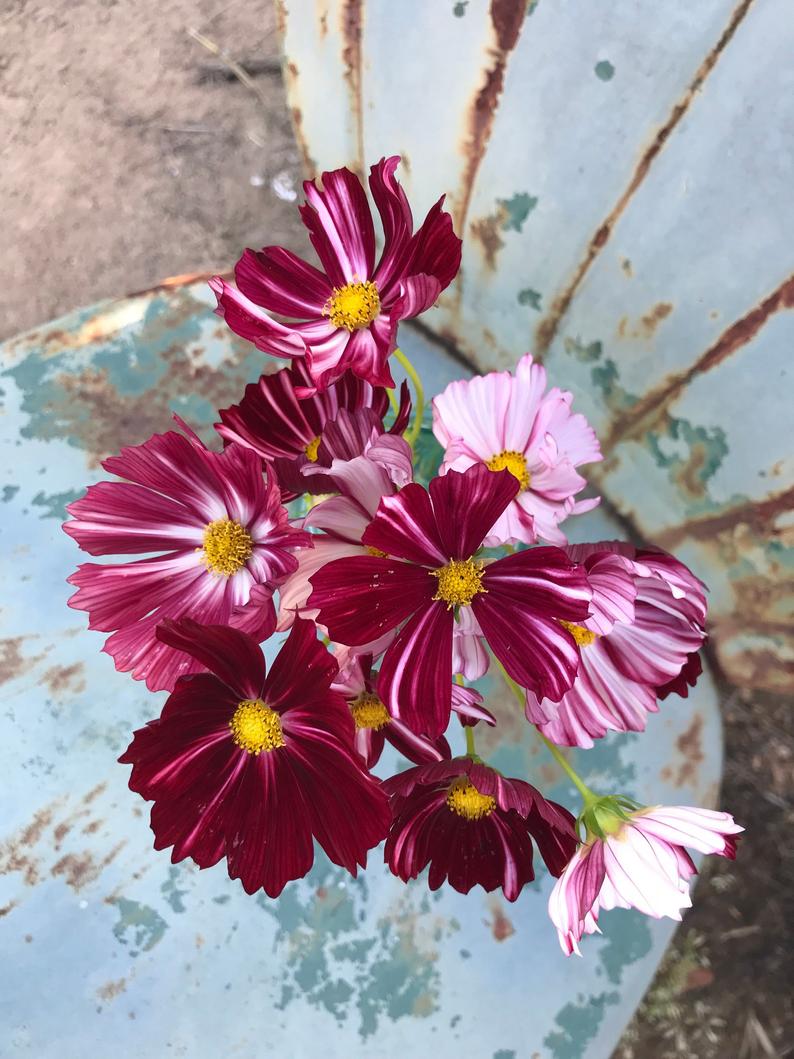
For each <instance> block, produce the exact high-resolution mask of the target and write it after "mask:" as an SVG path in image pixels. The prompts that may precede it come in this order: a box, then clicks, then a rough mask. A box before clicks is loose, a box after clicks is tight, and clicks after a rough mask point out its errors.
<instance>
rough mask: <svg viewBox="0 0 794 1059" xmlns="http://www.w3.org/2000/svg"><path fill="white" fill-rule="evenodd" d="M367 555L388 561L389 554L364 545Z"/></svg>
mask: <svg viewBox="0 0 794 1059" xmlns="http://www.w3.org/2000/svg"><path fill="white" fill-rule="evenodd" d="M365 549H366V552H367V555H374V556H375V558H376V559H388V558H389V553H388V552H382V551H381V550H380V548H373V547H372V545H371V544H367V545H365Z"/></svg>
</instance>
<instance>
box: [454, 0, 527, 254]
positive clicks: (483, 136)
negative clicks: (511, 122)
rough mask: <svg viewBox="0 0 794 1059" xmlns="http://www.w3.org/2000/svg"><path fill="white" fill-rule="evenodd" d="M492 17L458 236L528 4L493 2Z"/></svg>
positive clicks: (467, 150) (472, 119) (473, 112)
mask: <svg viewBox="0 0 794 1059" xmlns="http://www.w3.org/2000/svg"><path fill="white" fill-rule="evenodd" d="M490 14H491V25H492V27H493V33H494V46H493V47H491V48H489V49H488V54H489V63H488V66H487V67H486V69H485V80H484V82H483V83H482V85H481V86H480V88H479V89H478V90H477V93H476V95H475V96H474V99H473V100H472V103H471V107H470V110H469V116H468V128H469V134H468V137H467V139H466V143H465V145H464V154H465V157H466V165H465V168H464V170H463V180H462V184H461V190H460V191H459V193H458V195H457V196H456V198H455V202H456V206H455V211H454V217H455V230H456V231H457V232H458V233H459V234H462V233H463V231H464V229H465V226H466V217H467V216H468V213H469V206H470V204H471V197H472V193H473V191H474V181H475V179H476V177H477V172H478V170H479V168H480V164H481V163H482V160H483V157H484V155H485V150H486V148H487V146H488V141H489V140H490V138H491V131H492V130H493V123H494V118H495V117H496V110H497V107H498V106H499V100H500V98H501V95H502V90H503V89H504V80H505V71H506V70H507V60H508V57H509V55H510V53H511V52H512V51H513V49H514V48H515V46H516V44H517V43H518V38H519V34H520V33H521V27H522V25H523V23H524V19H525V15H526V4H525V3H524V0H491V11H490Z"/></svg>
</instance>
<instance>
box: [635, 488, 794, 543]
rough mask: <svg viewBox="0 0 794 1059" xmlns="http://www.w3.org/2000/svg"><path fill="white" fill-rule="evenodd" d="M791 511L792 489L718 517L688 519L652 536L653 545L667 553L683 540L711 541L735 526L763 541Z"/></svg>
mask: <svg viewBox="0 0 794 1059" xmlns="http://www.w3.org/2000/svg"><path fill="white" fill-rule="evenodd" d="M792 508H794V487H792V488H791V489H786V490H785V491H784V492H782V493H777V494H776V495H775V496H770V497H768V498H767V499H766V500H758V501H748V502H747V503H744V504H737V505H736V506H735V507H731V508H728V509H727V511H722V512H720V514H718V515H706V516H704V517H702V518H696V519H691V520H690V521H689V522H683V523H681V525H680V526H674V527H673V528H672V529H667V530H663V531H662V532H661V533H657V534H656V535H655V539H656V542H657V543H658V544H659V545H661V547H663V548H667V549H668V550H669V549H671V548H675V547H677V545H679V544H680V543H681V542H682V541H683V540H686V539H687V538H694V539H695V540H706V541H712V540H714V538H715V537H716V536H717V534H720V533H724V532H725V531H726V530H733V529H735V528H736V527H737V526H741V525H746V526H749V527H750V528H751V529H752V531H753V533H754V534H755V535H756V536H758V537H759V538H764V537H767V536H768V535H769V533H770V531H771V530H772V529H773V527H774V524H775V522H776V521H777V519H778V518H779V517H780V516H781V515H782V514H783V513H784V512H786V511H790V510H791V509H792Z"/></svg>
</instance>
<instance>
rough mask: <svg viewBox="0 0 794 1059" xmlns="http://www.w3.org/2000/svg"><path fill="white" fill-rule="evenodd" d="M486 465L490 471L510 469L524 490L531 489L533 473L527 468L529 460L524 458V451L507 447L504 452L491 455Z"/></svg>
mask: <svg viewBox="0 0 794 1059" xmlns="http://www.w3.org/2000/svg"><path fill="white" fill-rule="evenodd" d="M485 466H486V467H487V468H488V470H490V471H504V470H508V471H510V473H511V474H512V476H513V477H514V478H517V479H518V480H519V482H520V483H521V490H522V491H523V490H524V489H529V485H530V482H531V481H532V475H531V474H530V473H529V470H528V469H527V461H526V460H525V459H524V454H523V452H515V451H514V450H513V449H505V450H504V452H500V453H498V455H496V456H491V458H490V460H486V461H485Z"/></svg>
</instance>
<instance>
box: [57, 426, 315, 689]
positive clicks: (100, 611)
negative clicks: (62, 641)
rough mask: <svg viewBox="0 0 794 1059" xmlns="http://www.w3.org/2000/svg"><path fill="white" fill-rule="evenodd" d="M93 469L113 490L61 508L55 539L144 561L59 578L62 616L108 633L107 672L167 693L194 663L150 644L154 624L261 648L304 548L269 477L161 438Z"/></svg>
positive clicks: (103, 487) (232, 456)
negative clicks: (64, 585)
mask: <svg viewBox="0 0 794 1059" xmlns="http://www.w3.org/2000/svg"><path fill="white" fill-rule="evenodd" d="M102 466H103V467H104V468H105V470H106V471H109V472H110V473H111V474H116V475H118V476H119V478H122V479H126V480H125V481H115V482H99V483H98V484H97V485H92V486H89V488H88V490H87V492H86V495H85V496H84V497H82V498H81V499H80V500H76V501H75V502H74V503H72V504H69V505H68V507H67V511H68V512H69V514H70V515H71V516H72V518H71V521H69V522H66V523H64V527H63V528H64V530H65V531H66V532H67V533H68V534H69V536H70V537H73V538H74V539H75V540H76V541H77V543H78V544H79V545H80V547H81V548H82V550H83V551H86V552H88V553H89V554H90V555H123V556H133V555H139V556H140V555H145V554H146V553H152V552H154V553H157V554H155V555H151V556H150V557H148V558H142V559H141V558H139V559H128V560H127V561H124V562H117V563H107V564H101V565H100V564H97V563H83V564H82V565H81V566H79V567H78V569H77V571H76V572H75V573H74V574H72V576H71V577H70V578H69V583H70V584H72V585H75V586H76V587H77V592H76V593H75V594H74V595H73V596H72V597H71V599H70V600H69V606H70V607H74V608H75V609H76V610H85V611H88V614H89V618H90V620H89V628H90V629H99V630H100V631H101V632H111V633H113V635H112V636H110V637H109V638H108V640H107V641H106V642H105V646H104V650H105V651H106V652H107V653H108V654H109V655H111V656H112V658H113V661H114V662H115V664H116V669H118V670H120V671H122V672H129V671H131V672H132V675H133V677H134V678H135V679H136V680H145V681H146V686H147V687H148V688H149V689H150V690H151V691H163V690H168V691H170V690H172V689H173V687H174V685H175V683H176V680H177V678H178V677H180V676H183V675H185V674H186V673H192V672H196V671H197V669H199V668H200V667H199V666H198V663H197V662H196V661H195V659H193V658H191V657H190V656H189V655H187V654H185V653H184V652H181V651H175V650H174V649H173V648H171V647H169V646H168V645H167V644H165V643H162V642H160V641H159V640H157V639H156V637H155V630H156V628H157V625H158V624H159V623H160V622H161V621H163V620H164V619H166V618H180V617H189V618H193V619H195V620H199V621H201V622H202V623H204V624H208V625H210V624H218V625H224V624H228V625H231V626H234V627H235V628H238V629H242V630H243V631H244V632H246V633H248V634H249V635H250V636H253V637H254V638H255V639H257V640H260V641H261V640H264V639H266V638H267V637H268V636H269V635H270V634H271V633H272V632H273V629H274V627H275V621H276V615H275V607H274V604H273V591H274V589H275V588H276V586H277V585H279V584H280V583H281V582H282V581H283V580H284V578H285V577H286V576H287V575H288V574H289V573H291V572H292V571H293V570H294V569H295V567H296V566H297V563H298V561H297V558H296V556H295V550H296V549H298V548H305V547H309V546H311V538H310V536H309V534H308V533H305V532H303V531H302V530H298V529H295V528H293V527H292V526H291V525H290V523H289V521H288V516H287V512H286V509H285V508H283V507H282V506H281V501H280V498H279V488H278V485H277V483H276V481H275V478H274V477H272V476H270V475H269V476H267V477H263V474H262V461H261V459H260V457H259V456H258V455H257V454H256V453H255V452H253V451H251V450H250V449H245V448H241V447H240V446H238V445H230V446H229V447H228V448H227V449H226V450H225V451H224V452H220V453H218V452H210V451H209V450H208V449H207V448H205V447H204V445H203V444H202V443H201V442H200V441H199V439H198V438H196V437H190V438H186V437H183V436H182V435H181V434H177V433H175V432H173V431H169V432H168V433H166V434H155V435H153V436H152V437H151V438H149V440H148V441H145V442H144V443H143V444H142V445H135V446H131V447H129V448H125V449H122V450H121V453H120V455H118V456H113V457H111V458H110V459H108V460H105V461H104V463H103V464H102Z"/></svg>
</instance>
